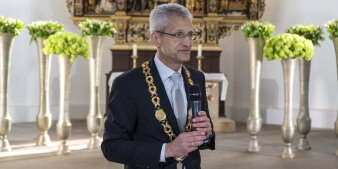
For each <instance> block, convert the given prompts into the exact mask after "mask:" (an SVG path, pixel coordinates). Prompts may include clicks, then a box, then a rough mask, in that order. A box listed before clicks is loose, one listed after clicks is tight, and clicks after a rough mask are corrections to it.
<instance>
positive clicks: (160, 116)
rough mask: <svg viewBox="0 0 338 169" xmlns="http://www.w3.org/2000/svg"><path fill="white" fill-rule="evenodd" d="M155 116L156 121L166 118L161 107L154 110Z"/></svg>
mask: <svg viewBox="0 0 338 169" xmlns="http://www.w3.org/2000/svg"><path fill="white" fill-rule="evenodd" d="M155 117H156V119H157V120H158V121H163V120H165V119H166V118H167V115H166V114H165V113H164V111H163V109H158V110H156V113H155Z"/></svg>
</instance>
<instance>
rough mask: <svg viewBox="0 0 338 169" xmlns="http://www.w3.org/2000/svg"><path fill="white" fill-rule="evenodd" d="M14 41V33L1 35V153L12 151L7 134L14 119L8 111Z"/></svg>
mask: <svg viewBox="0 0 338 169" xmlns="http://www.w3.org/2000/svg"><path fill="white" fill-rule="evenodd" d="M14 39H15V35H14V34H13V33H2V34H1V35H0V152H4V151H11V150H12V148H11V146H10V144H9V142H8V139H7V134H8V133H9V132H10V131H11V127H12V118H11V116H10V113H9V111H8V85H9V75H10V67H11V55H12V48H13V43H14Z"/></svg>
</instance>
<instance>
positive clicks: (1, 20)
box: [0, 16, 24, 36]
mask: <svg viewBox="0 0 338 169" xmlns="http://www.w3.org/2000/svg"><path fill="white" fill-rule="evenodd" d="M23 25H24V23H23V22H22V21H21V20H19V19H13V18H9V17H5V16H0V35H1V34H2V33H13V34H14V35H15V36H17V35H19V32H20V31H21V30H22V27H23Z"/></svg>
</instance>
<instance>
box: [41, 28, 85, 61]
mask: <svg viewBox="0 0 338 169" xmlns="http://www.w3.org/2000/svg"><path fill="white" fill-rule="evenodd" d="M43 44H44V46H45V47H44V48H43V52H44V53H45V54H46V55H49V54H59V55H62V56H63V57H66V56H69V57H70V61H71V62H74V61H75V59H76V57H77V56H78V55H81V56H83V57H84V58H85V59H87V58H88V42H87V40H86V39H85V38H82V37H80V36H79V35H77V34H74V33H68V32H63V33H56V34H54V35H51V36H49V37H48V38H47V39H45V40H44V41H43Z"/></svg>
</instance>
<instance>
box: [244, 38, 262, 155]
mask: <svg viewBox="0 0 338 169" xmlns="http://www.w3.org/2000/svg"><path fill="white" fill-rule="evenodd" d="M247 41H248V44H249V50H250V75H251V76H250V77H251V104H250V114H249V117H248V120H247V130H248V132H249V134H250V136H251V138H250V141H249V146H248V151H249V152H258V151H259V150H260V146H259V143H258V139H257V135H258V133H259V132H260V131H261V129H262V118H261V114H260V104H259V103H260V102H259V99H260V96H259V91H260V78H261V70H262V61H263V49H264V45H265V40H264V39H262V38H247Z"/></svg>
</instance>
